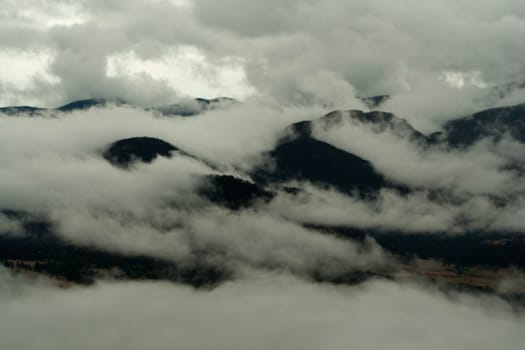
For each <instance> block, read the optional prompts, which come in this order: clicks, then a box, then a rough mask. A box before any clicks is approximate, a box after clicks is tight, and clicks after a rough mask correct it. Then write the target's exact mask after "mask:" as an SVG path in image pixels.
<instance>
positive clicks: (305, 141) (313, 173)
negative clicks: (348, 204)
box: [253, 122, 387, 196]
mask: <svg viewBox="0 0 525 350" xmlns="http://www.w3.org/2000/svg"><path fill="white" fill-rule="evenodd" d="M292 129H293V130H294V131H295V133H296V134H295V135H294V136H293V137H287V138H286V139H284V140H283V141H282V142H281V143H280V144H278V145H277V147H276V148H275V149H273V150H272V151H270V152H269V153H268V154H267V157H268V159H269V164H267V165H266V166H261V167H259V168H257V169H256V170H255V171H254V174H253V177H254V178H255V179H256V180H258V181H262V182H277V183H280V182H287V181H293V180H298V181H309V182H312V183H314V184H317V185H323V186H329V187H334V188H336V189H337V190H339V191H342V192H345V193H353V192H355V191H357V192H358V193H359V194H360V195H363V196H368V195H373V194H375V193H376V192H377V191H378V190H379V189H380V188H382V187H385V186H387V183H386V181H385V179H384V178H383V176H382V175H380V174H378V173H377V172H376V171H375V170H374V167H373V166H372V164H371V163H370V162H368V161H366V160H364V159H361V158H359V157H357V156H355V155H353V154H350V153H347V152H345V151H343V150H341V149H338V148H336V147H334V146H332V145H330V144H328V143H325V142H322V141H319V140H316V139H314V138H312V137H311V136H310V132H311V124H310V123H309V122H301V123H297V124H294V125H293V126H292Z"/></svg>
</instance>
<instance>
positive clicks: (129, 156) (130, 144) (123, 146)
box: [104, 137, 178, 168]
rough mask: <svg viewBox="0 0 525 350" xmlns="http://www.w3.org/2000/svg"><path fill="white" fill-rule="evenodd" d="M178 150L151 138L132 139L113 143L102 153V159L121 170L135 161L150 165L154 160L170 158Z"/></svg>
mask: <svg viewBox="0 0 525 350" xmlns="http://www.w3.org/2000/svg"><path fill="white" fill-rule="evenodd" d="M177 150H178V148H177V147H175V146H173V145H172V144H169V143H167V142H165V141H163V140H160V139H156V138H153V137H132V138H128V139H123V140H119V141H116V142H114V143H113V144H111V145H110V147H109V148H108V149H107V150H106V151H105V152H104V158H105V159H106V160H107V161H109V162H110V163H111V164H113V165H115V166H119V167H123V168H127V167H129V166H130V165H131V164H133V163H134V162H135V161H142V162H145V163H151V162H152V161H153V160H155V158H157V157H159V156H162V157H167V158H170V157H171V153H172V152H173V151H177Z"/></svg>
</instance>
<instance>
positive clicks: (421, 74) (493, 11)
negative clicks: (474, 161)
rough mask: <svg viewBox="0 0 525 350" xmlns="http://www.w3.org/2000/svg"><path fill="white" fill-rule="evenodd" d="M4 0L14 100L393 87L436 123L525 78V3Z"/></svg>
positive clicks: (328, 99)
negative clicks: (485, 91)
mask: <svg viewBox="0 0 525 350" xmlns="http://www.w3.org/2000/svg"><path fill="white" fill-rule="evenodd" d="M1 4H2V6H1V7H0V104H3V105H6V104H38V105H44V106H55V105H57V104H60V103H64V102H67V101H70V100H74V99H79V98H89V97H122V98H125V99H127V100H129V101H131V102H134V103H136V104H142V105H151V104H160V103H167V102H172V101H174V100H175V99H176V98H178V97H181V96H203V97H213V96H219V95H226V96H232V97H235V98H238V99H245V98H247V97H249V96H253V95H256V96H265V97H271V98H273V99H277V100H278V101H280V102H281V103H293V104H311V103H316V104H320V105H325V106H326V105H328V106H333V107H338V108H346V107H353V106H352V103H351V102H350V101H351V99H352V97H353V96H354V95H359V96H370V95H377V94H394V95H396V96H399V98H398V100H397V102H392V105H391V106H390V107H389V108H390V109H392V110H393V111H396V112H398V113H405V114H407V117H408V118H409V119H415V118H416V117H417V118H424V117H425V116H426V114H428V117H429V118H436V116H435V113H433V112H429V111H428V109H429V108H428V107H429V104H430V105H432V104H433V103H434V104H435V105H437V106H442V108H443V109H444V110H443V111H442V112H441V114H442V115H441V117H440V118H441V119H446V118H449V117H451V116H453V115H455V114H461V113H466V112H470V111H471V110H472V109H476V108H479V109H481V107H484V106H481V105H480V106H473V105H472V100H473V96H475V95H477V94H479V91H478V90H479V89H480V88H484V87H487V86H493V85H500V84H503V83H508V82H512V81H516V80H518V81H519V80H522V79H524V77H525V62H524V61H523V59H522V58H523V57H524V55H525V41H524V40H523V36H524V34H525V18H524V16H525V4H524V3H523V2H522V1H519V0H501V1H497V2H494V1H488V0H476V1H474V0H459V1H458V0H443V1H432V2H430V1H415V0H402V1H397V2H395V3H394V2H392V1H389V0H378V1H373V2H371V1H365V0H352V1H346V0H323V1H320V0H287V1H282V0H271V1H264V2H263V1H259V0H222V1H215V0H130V1H126V2H115V1H108V0H90V1H86V0H84V1H82V0H80V1H68V0H46V1H30V0H17V1H15V0H2V1H1ZM458 95H459V96H461V99H460V98H458V97H457V96H458ZM400 106H402V107H400ZM440 118H438V119H440ZM419 123H420V125H421V126H422V127H429V125H428V123H427V124H425V122H421V121H420V122H419Z"/></svg>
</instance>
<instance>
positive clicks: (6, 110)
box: [0, 106, 46, 116]
mask: <svg viewBox="0 0 525 350" xmlns="http://www.w3.org/2000/svg"><path fill="white" fill-rule="evenodd" d="M45 110H46V109H45V108H39V107H31V106H13V107H1V108H0V114H7V115H11V116H13V115H16V114H27V115H31V116H34V115H40V114H41V113H42V112H43V111H45Z"/></svg>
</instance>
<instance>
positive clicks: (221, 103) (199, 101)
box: [0, 97, 237, 117]
mask: <svg viewBox="0 0 525 350" xmlns="http://www.w3.org/2000/svg"><path fill="white" fill-rule="evenodd" d="M235 103H237V101H236V100H235V99H233V98H229V97H217V98H213V99H205V98H195V99H190V100H185V101H182V102H179V103H174V104H170V105H165V106H156V107H151V108H145V109H144V110H146V111H154V112H159V113H161V114H162V115H164V116H181V117H189V116H194V115H198V114H201V113H204V112H206V111H211V110H215V109H221V108H228V107H229V106H231V105H233V104H235ZM109 105H114V106H133V105H132V104H130V103H128V102H126V101H125V100H123V99H119V98H114V99H106V98H91V99H84V100H77V101H72V102H70V103H67V104H65V105H63V106H60V107H57V108H49V109H48V108H40V107H32V106H9V107H1V108H0V114H5V115H10V116H14V115H17V114H22V115H29V116H37V115H42V114H43V112H46V111H49V112H63V113H69V112H74V111H83V110H88V109H90V108H102V107H107V106H109Z"/></svg>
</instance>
